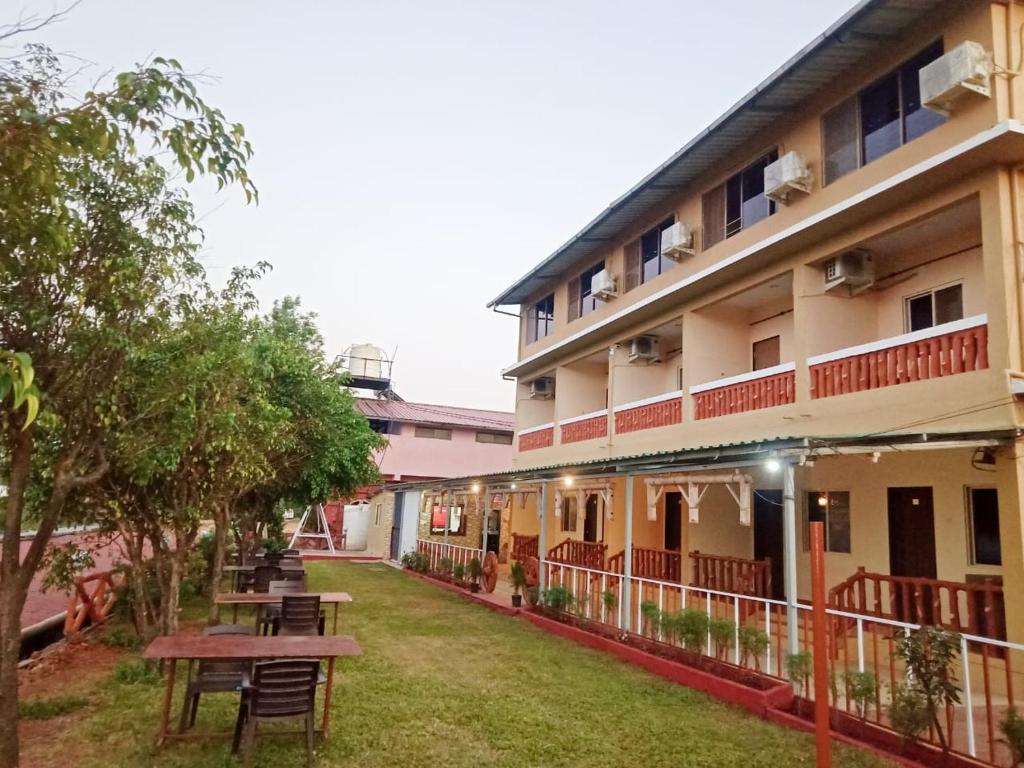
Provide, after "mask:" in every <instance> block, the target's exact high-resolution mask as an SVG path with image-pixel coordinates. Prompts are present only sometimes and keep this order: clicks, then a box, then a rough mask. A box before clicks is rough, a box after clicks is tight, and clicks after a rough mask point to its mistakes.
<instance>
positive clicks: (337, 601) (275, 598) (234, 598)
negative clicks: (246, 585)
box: [213, 592, 352, 634]
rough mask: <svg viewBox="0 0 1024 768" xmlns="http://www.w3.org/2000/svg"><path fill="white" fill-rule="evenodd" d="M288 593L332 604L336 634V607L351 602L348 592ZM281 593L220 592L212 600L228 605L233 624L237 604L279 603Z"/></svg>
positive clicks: (236, 619) (336, 632)
mask: <svg viewBox="0 0 1024 768" xmlns="http://www.w3.org/2000/svg"><path fill="white" fill-rule="evenodd" d="M288 594H290V595H305V596H307V597H310V596H313V597H319V598H320V604H321V605H324V604H332V603H333V605H334V627H333V628H332V630H331V631H332V632H333V633H334V634H338V608H339V607H340V606H341V604H342V603H351V602H352V595H350V594H349V593H348V592H289V593H288ZM282 597H284V595H282V594H276V595H275V594H271V593H269V592H221V593H219V594H218V595H217V596H216V597H215V598H213V602H214V604H216V605H230V606H231V607H232V612H233V616H234V619H233V620H232V623H233V624H237V623H238V606H240V605H256V606H259V605H280V604H281V598H282Z"/></svg>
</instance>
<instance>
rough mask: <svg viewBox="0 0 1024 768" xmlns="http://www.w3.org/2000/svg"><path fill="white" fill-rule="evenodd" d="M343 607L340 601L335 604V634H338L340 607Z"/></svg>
mask: <svg viewBox="0 0 1024 768" xmlns="http://www.w3.org/2000/svg"><path fill="white" fill-rule="evenodd" d="M339 607H341V604H340V603H335V604H334V630H333V634H335V635H336V634H338V608H339Z"/></svg>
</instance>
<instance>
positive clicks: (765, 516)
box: [754, 490, 786, 600]
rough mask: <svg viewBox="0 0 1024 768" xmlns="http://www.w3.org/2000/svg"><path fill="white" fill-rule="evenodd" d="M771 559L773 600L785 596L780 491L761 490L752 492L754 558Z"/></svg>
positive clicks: (781, 598) (771, 595) (782, 598)
mask: <svg viewBox="0 0 1024 768" xmlns="http://www.w3.org/2000/svg"><path fill="white" fill-rule="evenodd" d="M768 557H770V558H771V559H772V570H771V574H772V584H771V593H770V594H769V595H767V597H771V598H774V599H775V600H784V599H785V598H786V583H785V578H784V573H783V567H782V491H762V490H759V491H757V492H756V493H755V494H754V559H755V560H764V559H765V558H768Z"/></svg>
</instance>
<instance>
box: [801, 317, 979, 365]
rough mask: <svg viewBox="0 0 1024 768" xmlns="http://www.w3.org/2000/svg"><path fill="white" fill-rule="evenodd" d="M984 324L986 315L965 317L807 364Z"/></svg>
mask: <svg viewBox="0 0 1024 768" xmlns="http://www.w3.org/2000/svg"><path fill="white" fill-rule="evenodd" d="M986 323H988V315H987V314H981V315H974V317H965V318H964V319H962V320H954V321H953V322H951V323H942V325H933V326H932V327H931V328H922V329H921V330H920V331H912V332H911V333H904V334H901V335H899V336H891V337H890V338H888V339H880V340H878V341H870V342H868V343H867V344H858V345H857V346H855V347H846V348H845V349H837V350H836V351H835V352H826V353H825V354H823V355H814V356H813V357H808V358H807V364H808V365H821V364H822V363H831V362H832V361H833V360H842V359H843V358H846V357H856V356H857V355H866V354H867V353H868V352H880V351H881V350H883V349H890V348H891V347H899V346H902V345H904V344H913V343H914V342H915V341H924V340H925V339H934V338H935V337H936V336H945V335H946V334H947V333H956V332H957V331H966V330H967V329H968V328H977V327H978V326H979V325H985V324H986Z"/></svg>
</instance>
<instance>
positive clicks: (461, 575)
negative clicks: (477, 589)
mask: <svg viewBox="0 0 1024 768" xmlns="http://www.w3.org/2000/svg"><path fill="white" fill-rule="evenodd" d="M452 576H454V577H455V580H456V581H462V580H463V579H465V578H466V566H464V565H463V564H462V563H458V564H457V565H456V566H455V567H454V568H452Z"/></svg>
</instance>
